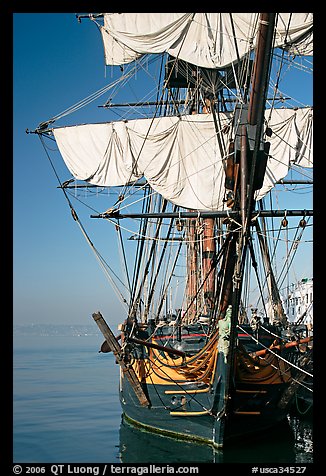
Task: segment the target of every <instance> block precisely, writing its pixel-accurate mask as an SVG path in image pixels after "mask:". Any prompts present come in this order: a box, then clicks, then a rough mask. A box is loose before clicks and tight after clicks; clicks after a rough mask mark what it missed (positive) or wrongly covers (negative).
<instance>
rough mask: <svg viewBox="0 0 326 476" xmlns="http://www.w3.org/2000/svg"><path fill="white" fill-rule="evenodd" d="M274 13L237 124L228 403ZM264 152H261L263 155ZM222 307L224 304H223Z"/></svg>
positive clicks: (263, 18)
mask: <svg viewBox="0 0 326 476" xmlns="http://www.w3.org/2000/svg"><path fill="white" fill-rule="evenodd" d="M275 15H276V14H275V13H261V15H260V25H259V31H258V42H257V50H256V55H255V60H254V67H253V76H252V82H251V95H250V99H249V108H248V116H247V120H246V122H245V123H244V124H243V126H242V127H241V131H240V132H241V150H240V164H241V166H240V168H241V172H242V173H243V174H244V175H245V177H242V178H241V179H240V187H241V188H242V192H240V196H241V200H240V208H242V209H243V210H242V219H243V221H242V230H241V233H240V236H239V238H238V240H237V243H236V240H235V239H234V240H233V242H231V243H233V248H232V253H231V254H230V261H231V262H228V263H227V268H228V267H229V266H232V269H233V270H234V274H233V276H232V281H231V283H229V288H231V286H232V292H230V293H229V296H228V300H229V304H231V305H232V314H231V329H230V350H229V354H228V356H229V360H228V363H229V369H228V372H229V376H228V379H227V385H228V391H227V405H228V404H229V396H230V392H231V390H232V375H233V372H234V363H235V347H236V338H237V324H238V314H239V308H240V300H241V291H242V280H243V272H244V266H245V261H246V255H247V250H248V235H249V231H250V223H251V217H252V212H253V208H254V200H253V198H254V190H255V188H259V186H257V170H258V171H259V168H258V167H257V162H258V158H259V159H262V160H263V158H264V155H265V151H264V150H262V151H261V150H260V146H261V136H262V130H263V122H264V105H265V98H266V91H267V85H268V77H269V69H270V60H271V50H272V42H273V32H274V24H275ZM247 134H248V135H250V137H252V136H254V147H253V150H248V147H247ZM248 152H249V156H250V162H251V164H250V175H249V176H248V179H247V178H246V177H247V169H248V158H247V156H248ZM263 154H264V155H263ZM223 308H224V306H223Z"/></svg>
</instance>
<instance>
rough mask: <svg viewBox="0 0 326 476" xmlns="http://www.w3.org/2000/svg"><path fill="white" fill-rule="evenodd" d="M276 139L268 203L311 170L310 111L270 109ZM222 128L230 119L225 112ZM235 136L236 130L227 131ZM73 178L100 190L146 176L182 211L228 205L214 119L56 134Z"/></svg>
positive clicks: (92, 126)
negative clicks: (284, 182) (275, 191)
mask: <svg viewBox="0 0 326 476" xmlns="http://www.w3.org/2000/svg"><path fill="white" fill-rule="evenodd" d="M265 118H266V121H267V124H268V126H269V127H270V128H271V129H272V131H273V134H272V136H271V137H270V138H269V139H268V140H269V141H270V143H271V148H270V157H269V159H268V164H267V170H266V175H265V180H264V183H263V186H262V188H261V190H260V191H259V193H257V196H256V199H260V198H262V197H263V196H264V195H265V194H266V193H267V192H268V191H269V190H270V189H271V188H272V187H273V186H274V185H275V183H276V182H277V181H278V180H280V179H281V178H283V177H285V176H286V175H287V173H288V170H289V167H290V166H291V165H292V164H294V163H295V164H297V165H302V166H312V121H313V114H312V108H303V109H296V110H294V109H286V108H284V109H274V110H267V111H266V113H265ZM220 120H221V127H222V129H223V125H226V124H229V123H230V121H231V113H222V114H220ZM229 129H230V130H229V132H228V134H231V132H232V128H229ZM53 132H54V136H55V139H56V141H57V144H58V147H59V150H60V153H61V155H62V157H63V159H64V161H65V163H66V165H67V167H68V169H69V170H70V172H71V173H72V174H73V176H74V177H75V178H76V179H79V180H86V181H88V182H89V183H91V184H95V185H100V186H115V185H125V184H127V183H130V182H133V181H135V180H137V179H138V178H140V177H142V176H144V177H145V178H146V179H147V181H148V182H149V184H150V185H151V186H152V188H153V189H154V190H155V191H157V192H158V193H160V194H161V195H162V196H163V197H164V198H166V199H167V200H169V201H171V202H173V203H175V204H176V205H179V206H181V207H184V208H190V209H197V210H207V211H210V210H221V209H223V208H224V207H225V204H224V201H223V199H224V198H225V197H224V180H225V173H224V168H223V159H224V158H225V157H223V156H222V155H221V152H220V149H219V146H218V139H217V134H216V130H215V127H214V121H213V117H212V114H193V115H186V116H181V117H175V116H173V117H158V118H155V119H154V120H152V119H137V120H131V121H121V122H108V123H101V124H84V125H78V126H69V127H63V128H55V129H53Z"/></svg>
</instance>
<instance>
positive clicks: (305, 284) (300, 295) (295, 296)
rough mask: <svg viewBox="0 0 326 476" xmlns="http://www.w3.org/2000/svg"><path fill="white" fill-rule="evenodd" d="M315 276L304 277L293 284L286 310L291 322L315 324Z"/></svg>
mask: <svg viewBox="0 0 326 476" xmlns="http://www.w3.org/2000/svg"><path fill="white" fill-rule="evenodd" d="M313 300H314V289H313V278H303V279H302V280H301V281H299V282H298V283H296V284H291V288H290V292H289V295H288V299H287V300H286V311H287V315H288V320H289V321H290V322H298V321H299V322H300V323H301V324H307V325H311V326H312V324H313Z"/></svg>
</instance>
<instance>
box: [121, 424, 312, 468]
mask: <svg viewBox="0 0 326 476" xmlns="http://www.w3.org/2000/svg"><path fill="white" fill-rule="evenodd" d="M312 450H313V442H312V421H311V419H310V418H299V417H296V416H291V417H289V419H288V421H284V422H282V423H281V424H279V425H278V426H277V427H275V428H273V429H270V430H268V431H265V432H264V433H262V434H260V435H257V436H256V437H251V438H250V439H249V438H247V437H246V438H244V439H243V440H238V441H236V442H233V443H232V444H231V443H229V444H228V445H227V446H226V447H225V448H224V449H223V450H214V449H212V448H210V447H208V446H206V445H200V444H195V443H188V442H185V441H181V440H180V441H178V440H175V439H171V438H167V437H163V436H160V435H158V434H155V433H149V432H146V431H143V430H140V429H138V428H136V427H133V426H131V425H130V424H129V423H127V422H126V421H125V420H124V418H122V421H121V425H120V459H121V462H122V463H161V464H168V463H181V462H186V463H190V462H197V463H201V462H205V463H257V464H259V463H283V464H284V463H312V462H313V453H312Z"/></svg>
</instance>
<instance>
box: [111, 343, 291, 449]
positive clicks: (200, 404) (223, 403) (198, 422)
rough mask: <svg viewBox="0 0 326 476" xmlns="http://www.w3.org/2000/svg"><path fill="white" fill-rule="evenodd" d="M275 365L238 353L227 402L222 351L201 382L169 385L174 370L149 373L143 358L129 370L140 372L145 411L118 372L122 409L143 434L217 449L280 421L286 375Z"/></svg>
mask: <svg viewBox="0 0 326 476" xmlns="http://www.w3.org/2000/svg"><path fill="white" fill-rule="evenodd" d="M156 356H157V355H156ZM152 359H155V356H154V355H151V357H150V360H152ZM275 363H276V357H274V356H271V355H269V356H267V357H266V358H264V359H259V360H258V359H255V358H254V357H251V356H250V354H248V353H244V351H243V350H242V352H238V354H237V361H236V372H235V375H234V382H235V388H234V389H233V391H232V392H231V394H230V396H231V398H229V399H228V398H227V388H226V381H227V371H228V364H227V363H226V359H225V356H224V355H223V352H219V353H216V356H215V362H214V365H213V367H212V371H211V377H210V379H206V382H204V381H198V380H197V381H193V382H191V381H189V380H188V381H187V380H184V381H183V382H182V381H180V380H179V382H177V381H176V380H175V381H172V380H171V379H170V381H169V378H170V376H169V375H173V376H174V378H175V375H176V374H175V369H171V372H169V370H168V369H167V368H166V369H165V370H162V368H161V369H160V367H159V366H157V372H155V370H154V372H152V373H151V372H148V369H149V368H150V367H149V365H148V362H146V359H139V358H138V359H136V360H135V361H134V363H133V366H134V368H135V369H137V368H138V369H139V368H142V371H143V372H144V373H143V384H142V385H143V390H144V392H145V393H146V395H147V397H148V400H149V401H150V406H149V407H144V406H141V405H140V403H139V401H138V400H137V397H136V395H135V392H134V390H133V388H132V387H131V385H130V383H129V381H128V380H127V379H126V378H125V377H124V375H123V372H121V379H120V401H121V406H122V410H123V413H124V415H125V417H126V419H127V421H128V422H129V423H131V424H133V425H135V426H139V427H141V428H143V429H145V430H148V431H151V432H157V433H160V434H163V435H165V436H170V437H173V438H177V439H184V440H190V441H194V442H197V443H204V444H209V445H212V446H214V447H216V448H221V447H223V446H224V444H225V443H226V442H227V441H228V440H231V439H233V438H237V437H241V436H243V435H246V434H251V433H255V432H257V431H263V430H265V429H267V428H270V427H272V426H274V425H275V424H277V423H278V422H280V421H282V420H283V419H285V418H286V415H287V412H288V406H286V408H280V400H281V398H282V395H283V393H284V391H285V388H286V387H287V383H286V382H287V381H288V380H289V378H290V375H289V371H288V368H286V366H285V365H282V364H281V366H280V364H279V363H278V365H277V366H275ZM281 367H282V368H281ZM151 368H152V369H153V365H152V367H151ZM154 368H155V365H154ZM138 372H139V370H138ZM164 373H165V380H166V382H165V383H164V382H163V380H164V378H163V374H164Z"/></svg>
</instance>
